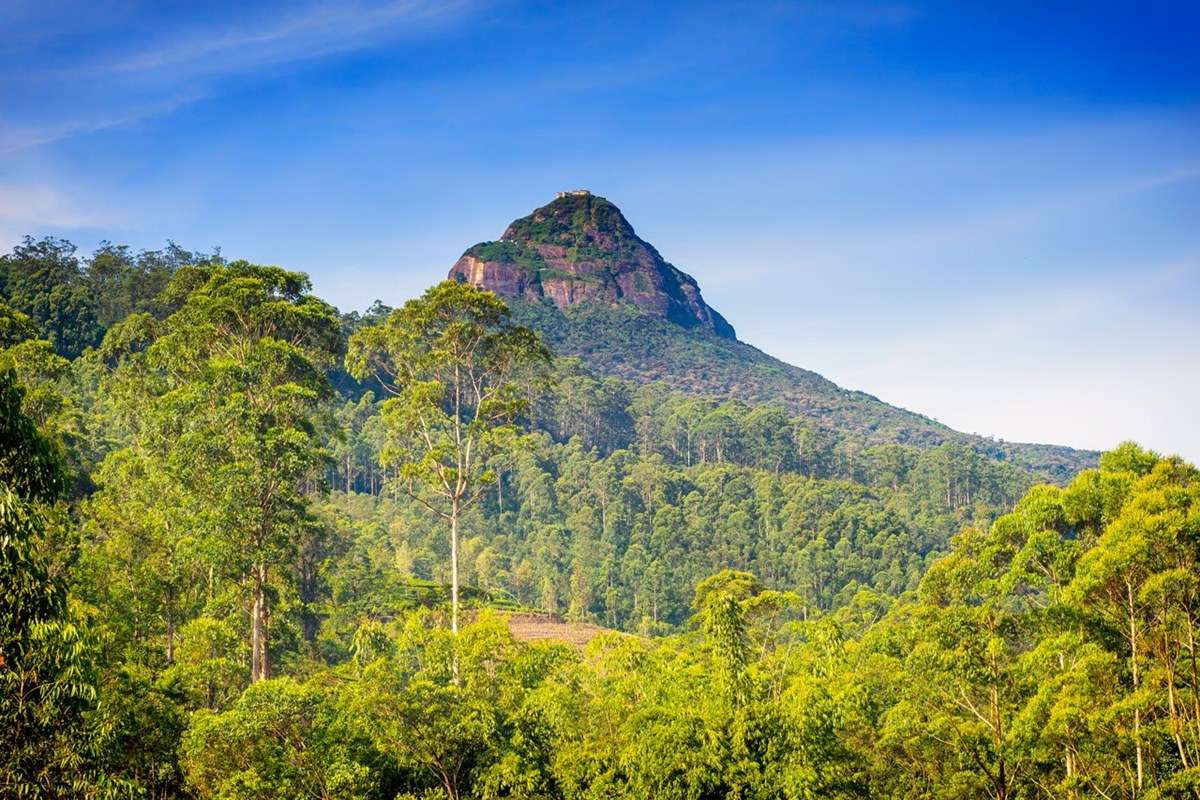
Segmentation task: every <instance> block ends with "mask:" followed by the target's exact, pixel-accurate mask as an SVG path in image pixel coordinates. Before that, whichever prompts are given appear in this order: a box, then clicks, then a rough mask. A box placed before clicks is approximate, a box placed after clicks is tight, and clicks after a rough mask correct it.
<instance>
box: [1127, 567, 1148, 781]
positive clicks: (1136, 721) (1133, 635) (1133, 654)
mask: <svg viewBox="0 0 1200 800" xmlns="http://www.w3.org/2000/svg"><path fill="white" fill-rule="evenodd" d="M1125 593H1126V600H1127V602H1128V604H1129V655H1130V661H1131V668H1132V673H1133V692H1134V694H1137V690H1138V686H1139V685H1140V679H1141V674H1140V672H1139V671H1138V644H1137V619H1136V617H1135V615H1134V605H1133V584H1132V583H1130V582H1129V581H1126V582H1125ZM1133 742H1134V746H1135V748H1136V758H1137V789H1136V791H1135V794H1136V795H1140V794H1141V793H1142V786H1143V782H1144V781H1143V773H1144V769H1143V764H1142V710H1141V709H1140V708H1138V707H1137V706H1134V709H1133Z"/></svg>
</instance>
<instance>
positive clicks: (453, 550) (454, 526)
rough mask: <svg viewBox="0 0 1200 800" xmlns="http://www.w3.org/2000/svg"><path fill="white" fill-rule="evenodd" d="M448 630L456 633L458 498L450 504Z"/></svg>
mask: <svg viewBox="0 0 1200 800" xmlns="http://www.w3.org/2000/svg"><path fill="white" fill-rule="evenodd" d="M450 631H451V632H452V633H454V634H455V635H456V636H457V635H458V498H457V497H456V498H454V500H453V501H452V502H451V505H450Z"/></svg>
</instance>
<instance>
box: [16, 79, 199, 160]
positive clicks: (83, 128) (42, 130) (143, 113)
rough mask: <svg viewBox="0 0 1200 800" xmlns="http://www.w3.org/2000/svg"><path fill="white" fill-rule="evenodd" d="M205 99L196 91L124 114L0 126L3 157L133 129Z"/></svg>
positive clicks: (129, 110)
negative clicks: (100, 132)
mask: <svg viewBox="0 0 1200 800" xmlns="http://www.w3.org/2000/svg"><path fill="white" fill-rule="evenodd" d="M205 96H206V93H205V92H203V91H201V90H199V89H195V90H193V91H190V92H186V93H183V94H177V95H173V96H172V97H170V98H167V99H164V100H154V101H149V102H146V103H144V104H141V105H134V106H132V107H128V108H126V109H125V110H124V111H123V113H120V114H94V115H86V114H85V115H80V116H76V117H74V118H71V119H63V120H58V121H56V122H53V123H49V124H44V125H36V124H35V125H25V126H21V125H11V124H5V123H3V122H0V156H5V155H9V154H12V153H17V152H19V151H22V150H30V149H33V148H36V147H41V146H43V145H47V144H53V143H54V142H57V141H61V140H63V139H68V138H70V137H72V136H80V135H84V134H88V133H96V132H98V131H103V130H108V129H110V128H120V127H124V126H126V125H133V124H135V123H138V122H141V121H142V120H145V119H149V118H151V117H156V116H159V115H160V114H169V113H171V112H172V111H175V110H176V109H179V108H182V107H183V106H185V105H188V104H189V103H194V102H196V101H198V100H201V99H203V98H204V97H205Z"/></svg>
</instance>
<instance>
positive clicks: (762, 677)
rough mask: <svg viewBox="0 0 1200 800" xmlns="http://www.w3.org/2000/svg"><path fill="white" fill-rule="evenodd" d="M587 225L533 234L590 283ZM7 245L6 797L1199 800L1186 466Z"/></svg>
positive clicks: (514, 336)
mask: <svg viewBox="0 0 1200 800" xmlns="http://www.w3.org/2000/svg"><path fill="white" fill-rule="evenodd" d="M573 197H574V196H572V198H573ZM572 198H568V199H567V202H566V203H564V204H563V206H564V207H565V208H566V207H569V208H570V209H572V210H571V213H570V214H567V215H566V216H565V217H564V216H562V215H559V216H557V217H555V218H554V219H540V220H539V219H537V218H536V214H535V215H534V218H533V219H531V221H530V222H529V225H530V226H539V225H540V226H543V228H544V229H543V228H538V229H536V230H535V229H533V228H530V229H529V230H523V229H522V230H517V231H516V232H515V234H514V235H515V236H516V237H517V239H520V237H522V236H530V237H544V236H551V237H558V239H559V240H560V241H561V246H562V247H564V248H565V252H567V255H568V257H569V258H576V259H588V258H593V257H596V253H594V252H593V248H597V243H596V242H595V241H594V238H595V234H596V232H597V231H603V232H605V233H606V234H610V233H612V231H613V230H616V228H618V227H619V221H618V220H615V219H601V218H599V217H597V216H596V215H603V214H604V213H606V212H605V211H604V208H603V205H602V204H596V203H586V202H583V201H576V200H574V199H572ZM618 213H619V212H618ZM617 233H618V234H621V235H624V234H623V233H621V231H619V230H618V231H617ZM628 233H629V235H630V236H632V235H633V234H632V231H631V230H630V231H629V232H628ZM631 241H632V240H631ZM600 250H603V251H604V252H608V250H607V249H604V248H599V249H597V252H600ZM492 256H497V257H499V256H498V255H497V253H489V258H490V257H492ZM514 257H515V256H514ZM0 261H2V269H0V295H2V296H3V297H4V298H6V300H5V303H6V305H0V593H2V598H3V602H2V603H0V690H2V691H0V748H3V750H4V753H5V758H4V759H2V760H0V795H2V796H5V797H8V796H14V797H48V798H49V797H147V798H194V799H196V800H199V799H200V798H274V797H329V798H333V797H338V798H341V797H349V798H364V800H365V799H366V798H370V799H371V800H376V799H378V800H392V798H417V797H422V798H432V797H447V798H488V799H489V800H490V799H491V798H530V799H532V798H539V799H540V798H545V799H547V800H548V799H550V798H564V799H565V798H571V799H572V800H574V799H575V798H588V799H596V798H614V799H616V798H643V797H666V798H696V799H697V800H699V799H700V798H717V797H722V798H914V799H915V798H947V799H949V798H955V800H957V798H995V799H996V800H1026V799H1027V798H1028V800H1033V798H1063V799H1064V800H1075V799H1076V798H1080V799H1082V798H1086V797H1108V798H1118V797H1119V798H1123V799H1124V800H1140V799H1141V798H1145V799H1146V800H1151V799H1152V798H1168V797H1170V798H1175V797H1195V796H1196V785H1197V778H1196V775H1197V774H1198V772H1197V770H1198V769H1200V766H1198V765H1200V750H1198V749H1197V748H1198V745H1197V742H1200V710H1198V709H1200V699H1198V698H1200V673H1197V666H1196V665H1197V663H1198V662H1197V658H1196V632H1197V626H1198V623H1200V580H1198V579H1197V576H1198V575H1200V563H1198V558H1200V547H1198V546H1197V542H1200V473H1197V471H1196V469H1195V468H1194V467H1193V466H1191V465H1188V464H1186V463H1184V462H1182V461H1181V460H1179V459H1178V458H1167V457H1163V456H1160V455H1159V454H1156V453H1152V452H1148V451H1145V450H1143V449H1141V448H1139V447H1137V446H1136V445H1132V444H1126V445H1122V446H1120V447H1118V448H1116V449H1115V450H1114V451H1112V452H1110V453H1106V454H1104V455H1103V456H1102V457H1100V459H1099V466H1098V467H1097V468H1094V469H1087V470H1084V471H1083V472H1080V473H1079V474H1078V475H1073V473H1074V470H1075V468H1076V467H1077V466H1079V464H1080V463H1082V462H1081V461H1080V460H1079V458H1080V457H1079V456H1078V454H1072V453H1070V452H1060V451H1054V450H1048V449H1044V448H1038V447H1033V446H1013V445H1007V444H1004V443H996V442H990V441H987V440H981V439H977V438H973V437H962V436H958V435H951V434H952V432H947V430H946V429H944V428H942V427H941V426H938V425H936V423H932V422H931V421H929V420H922V419H920V418H917V417H915V415H908V414H907V412H899V411H897V410H895V409H891V410H888V407H885V406H882V404H877V401H874V399H873V398H868V397H866V396H864V395H860V394H857V393H845V392H841V390H836V387H832V385H831V384H829V385H826V384H824V383H822V379H820V378H819V377H818V376H814V375H811V374H810V373H803V372H802V371H798V370H796V371H789V370H790V368H788V369H784V368H783V367H782V366H780V365H778V364H777V363H775V362H772V361H771V360H770V359H767V358H766V357H765V356H762V355H761V354H757V353H756V351H752V350H751V349H749V348H746V346H744V345H740V344H737V343H733V342H730V341H728V340H720V338H719V337H714V336H706V335H704V334H696V333H695V332H693V333H692V334H689V336H688V337H680V336H678V335H677V332H673V329H667V328H659V327H657V326H656V325H654V324H651V323H649V322H647V318H645V317H642V316H639V315H634V314H630V313H628V311H627V310H622V309H611V310H596V309H593V310H591V311H584V310H579V311H571V312H569V313H568V315H566V316H563V315H561V314H560V313H559V312H557V311H552V310H551V309H549V308H548V307H541V306H537V307H534V306H529V305H527V304H518V305H517V306H516V308H515V313H514V314H512V315H510V313H509V310H508V309H507V308H506V306H505V304H503V303H501V302H500V301H499V300H498V299H497V298H495V297H494V296H493V295H490V294H488V293H486V292H481V291H479V290H476V289H472V288H471V287H468V286H463V285H460V284H454V283H447V284H442V285H440V286H438V287H435V288H434V289H432V290H430V292H428V293H427V294H426V295H425V296H424V297H422V298H420V299H418V300H415V301H412V302H411V303H409V304H407V305H405V306H404V307H403V308H401V309H399V310H395V311H393V310H392V309H389V308H387V307H385V306H382V304H377V305H376V306H374V307H373V308H372V309H371V310H370V311H368V312H367V313H366V314H363V315H360V314H346V315H338V314H337V313H336V312H335V311H334V310H333V309H332V308H331V307H329V306H328V305H327V304H325V303H324V302H322V301H320V300H319V299H317V298H315V297H314V296H313V295H312V294H311V292H310V287H309V284H308V281H307V279H306V278H305V277H304V276H303V275H301V274H299V273H292V272H288V271H286V270H282V269H279V268H275V267H262V266H256V265H251V264H247V263H245V262H233V263H229V264H226V263H224V262H223V261H221V260H220V259H219V257H211V256H199V255H197V254H191V253H186V252H184V251H181V250H179V249H178V248H174V247H173V246H172V247H170V248H168V249H167V250H166V251H163V252H161V253H143V254H138V255H134V254H132V253H130V252H129V251H128V250H127V249H125V248H119V247H111V246H105V247H102V248H101V250H99V251H97V253H96V254H95V255H94V256H93V257H91V258H90V259H86V260H83V261H80V260H79V259H77V258H76V257H75V255H74V251H73V248H71V247H70V246H69V245H67V244H65V243H62V242H57V241H55V240H45V241H42V242H36V241H33V240H30V241H27V242H26V243H25V244H24V245H22V246H21V247H19V248H17V249H16V250H14V252H13V254H10V255H9V256H6V257H4V259H2V260H0ZM64 287H65V288H64ZM539 315H545V318H544V319H543V318H541V317H540V316H539ZM556 315H557V316H556ZM530 320H532V321H534V322H535V323H536V327H537V328H539V329H540V330H542V331H549V334H550V339H551V340H552V341H555V342H557V343H558V344H559V345H562V344H563V342H566V343H567V345H568V349H573V351H574V352H577V353H578V354H579V356H580V357H579V359H578V360H575V359H561V360H558V361H556V362H553V363H552V364H548V363H547V359H548V354H547V353H546V351H545V350H544V349H543V348H542V346H541V345H540V343H539V342H538V340H537V336H536V335H535V334H534V333H533V332H532V330H531V329H529V328H527V327H523V326H522V325H521V324H520V322H521V321H530ZM564 320H568V321H569V322H570V325H568V324H567V323H566V322H564ZM556 326H557V327H556ZM101 334H103V339H102V340H100V339H99V338H98V337H99V336H100V335H101ZM89 348H92V349H90V350H89ZM622 353H623V354H624V355H621V354H622ZM618 356H620V357H621V358H625V357H626V356H628V357H629V359H628V361H622V362H620V364H621V366H618V362H617V360H616V359H617V357H618ZM738 359H741V360H742V362H743V365H742V367H739V368H737V369H735V366H737V364H736V362H737V360H738ZM339 362H342V363H344V364H345V367H346V368H347V370H348V372H352V373H353V377H352V376H351V375H350V374H348V373H347V372H340V371H339V369H340V367H339ZM702 363H707V364H708V366H709V367H711V369H707V368H706V369H707V371H704V370H699V369H698V366H699V365H701V364H702ZM745 365H749V367H748V368H747V367H746V366H745ZM598 366H599V367H600V368H602V371H603V372H604V374H594V373H593V372H591V371H589V370H590V369H594V368H597V367H598ZM547 367H549V370H550V372H551V373H552V375H551V380H549V381H546V380H544V378H545V375H544V373H545V371H546V368H547ZM610 368H611V372H616V373H618V374H620V375H623V376H624V378H632V380H626V379H624V378H621V377H615V376H614V375H613V374H610V372H607V371H609V370H610ZM747 370H748V371H747ZM693 373H694V376H699V377H696V378H695V382H692V378H688V380H682V381H676V382H675V384H674V385H670V386H668V385H667V384H666V383H663V382H655V381H645V380H644V379H646V378H649V377H651V376H653V377H657V378H663V377H666V378H668V379H672V380H674V379H675V378H676V377H678V376H679V375H683V374H686V375H693ZM704 376H707V377H704ZM360 380H361V381H362V382H360ZM368 384H369V387H370V388H369V389H368ZM735 384H736V386H735ZM788 387H791V388H788ZM831 387H832V388H831ZM735 388H736V389H737V391H733V389H735ZM681 389H683V390H687V391H680V390H681ZM376 392H379V394H378V395H376ZM379 398H383V399H382V401H381V400H380V399H379ZM1085 455H1086V454H1085ZM1084 460H1086V459H1084ZM72 472H74V473H75V474H71V473H72ZM1047 474H1049V475H1051V476H1052V477H1054V478H1055V479H1056V480H1057V481H1058V484H1057V485H1050V484H1043V485H1035V484H1036V483H1037V481H1038V479H1039V476H1041V475H1047ZM456 498H457V502H458V507H457V509H455V502H456ZM430 507H432V508H434V509H436V510H438V511H439V514H430V513H429V511H430ZM445 514H449V515H451V516H452V517H453V519H454V522H455V527H454V528H453V535H452V536H451V537H447V536H446V531H445V527H446V526H445V518H444V515H445ZM456 568H457V569H458V571H459V572H460V573H461V574H460V575H459V576H458V580H456V578H455V574H454V573H455V570H456ZM459 580H461V582H462V583H463V584H464V585H463V586H462V587H461V588H462V600H463V603H462V606H463V610H462V612H461V616H462V623H463V624H462V626H461V629H460V630H458V632H457V635H455V634H454V633H453V629H454V627H455V622H456V617H457V616H458V615H457V614H456V613H455V608H454V607H455V605H456V604H455V603H454V597H455V595H456V594H457V592H456V591H455V589H456V587H457V584H458V582H459ZM513 611H519V612H520V617H521V619H522V620H525V621H526V622H521V621H520V620H513V619H509V618H508V614H509V613H510V612H513ZM563 618H566V619H567V620H569V624H568V623H564V622H563V621H562V619H563ZM530 619H537V620H540V621H539V622H538V623H537V624H536V625H534V626H532V629H533V630H534V631H535V632H533V633H531V632H530V630H531V627H530V626H529V623H528V620H530ZM448 623H449V624H448ZM523 625H524V626H525V627H522V626H523ZM598 626H604V627H605V628H608V629H609V630H601V629H599V627H598ZM448 628H449V629H448ZM619 631H625V632H619ZM517 633H520V635H521V637H523V638H534V639H538V638H546V639H548V640H549V641H535V642H526V641H522V640H521V639H519V638H518V636H517V635H516V634H517ZM556 641H560V642H561V643H555V642H556ZM584 641H588V642H590V643H588V644H586V646H584V645H583V644H582V642H584ZM273 676H279V677H273Z"/></svg>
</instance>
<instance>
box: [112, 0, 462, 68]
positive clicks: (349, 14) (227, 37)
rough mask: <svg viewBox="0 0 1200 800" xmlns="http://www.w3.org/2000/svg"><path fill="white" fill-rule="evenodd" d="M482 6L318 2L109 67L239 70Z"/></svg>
mask: <svg viewBox="0 0 1200 800" xmlns="http://www.w3.org/2000/svg"><path fill="white" fill-rule="evenodd" d="M476 6H477V3H475V2H472V0H441V1H439V0H390V2H386V3H383V4H369V3H318V4H315V5H311V6H308V7H305V8H301V9H300V10H298V11H293V12H292V13H290V14H282V15H280V16H279V17H275V18H271V19H267V20H261V21H259V22H258V23H257V24H253V25H248V26H246V27H231V28H228V29H226V30H224V31H218V30H212V29H205V30H202V31H196V32H192V33H190V34H189V35H187V36H185V37H182V38H179V39H176V40H173V41H168V42H165V43H162V44H159V45H156V46H154V47H151V48H148V49H146V50H144V51H142V52H140V53H137V54H135V55H133V56H132V57H130V58H127V59H123V60H120V61H115V62H113V63H111V64H109V65H108V66H107V68H108V69H109V70H111V71H112V72H114V73H143V74H144V73H150V72H159V71H166V72H169V74H170V78H171V79H172V80H179V79H181V78H184V77H187V76H193V75H217V74H226V73H237V72H242V71H246V70H251V69H255V68H258V67H263V66H268V65H275V64H282V63H288V62H292V61H300V60H308V59H313V58H320V57H322V56H328V55H332V54H335V53H343V52H348V51H352V50H356V49H358V48H361V47H365V46H369V45H371V44H373V43H376V42H379V41H381V40H383V39H386V38H388V37H391V36H395V35H397V34H399V33H404V32H406V31H413V30H420V29H424V28H426V27H428V26H431V25H436V24H441V23H445V22H448V21H452V20H455V19H458V18H460V17H462V16H463V15H464V14H466V13H467V12H469V11H471V10H472V9H474V8H475V7H476Z"/></svg>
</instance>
